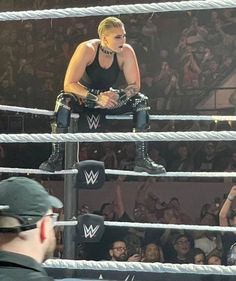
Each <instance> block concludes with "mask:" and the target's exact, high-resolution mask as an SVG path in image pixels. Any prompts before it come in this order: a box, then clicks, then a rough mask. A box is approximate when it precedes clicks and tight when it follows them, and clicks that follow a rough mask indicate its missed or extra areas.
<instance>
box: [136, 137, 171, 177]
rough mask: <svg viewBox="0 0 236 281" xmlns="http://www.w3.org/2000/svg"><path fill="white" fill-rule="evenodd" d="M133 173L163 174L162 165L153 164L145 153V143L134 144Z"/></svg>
mask: <svg viewBox="0 0 236 281" xmlns="http://www.w3.org/2000/svg"><path fill="white" fill-rule="evenodd" d="M134 171H135V172H147V173H149V174H163V173H165V172H166V169H165V167H164V166H162V165H158V164H157V163H155V162H154V161H153V160H152V159H151V158H150V157H149V155H148V153H147V144H146V143H145V142H137V143H136V159H135V167H134Z"/></svg>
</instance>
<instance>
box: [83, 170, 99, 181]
mask: <svg viewBox="0 0 236 281" xmlns="http://www.w3.org/2000/svg"><path fill="white" fill-rule="evenodd" d="M84 176H85V179H86V183H87V184H90V183H91V184H94V183H95V182H96V180H97V178H98V176H99V171H97V172H96V173H94V172H93V170H91V171H90V172H87V171H84Z"/></svg>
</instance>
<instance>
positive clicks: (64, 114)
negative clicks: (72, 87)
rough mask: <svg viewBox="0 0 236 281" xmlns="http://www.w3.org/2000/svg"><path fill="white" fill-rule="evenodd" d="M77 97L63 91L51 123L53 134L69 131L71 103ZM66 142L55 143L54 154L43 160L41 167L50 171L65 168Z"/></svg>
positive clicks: (58, 98)
mask: <svg viewBox="0 0 236 281" xmlns="http://www.w3.org/2000/svg"><path fill="white" fill-rule="evenodd" d="M75 100H76V98H75V97H74V96H73V95H72V94H66V93H64V92H62V93H61V94H60V95H59V96H58V97H57V101H56V105H55V110H54V112H55V120H53V122H52V123H51V127H52V134H63V133H67V132H68V127H69V125H70V114H71V104H72V103H73V102H75ZM64 154H65V143H53V144H52V154H51V155H50V157H49V158H48V160H47V161H45V162H43V163H42V164H41V165H40V166H39V169H40V170H43V171H48V172H55V171H60V170H62V169H63V168H64Z"/></svg>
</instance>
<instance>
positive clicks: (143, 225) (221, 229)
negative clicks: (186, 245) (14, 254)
mask: <svg viewBox="0 0 236 281" xmlns="http://www.w3.org/2000/svg"><path fill="white" fill-rule="evenodd" d="M77 224H78V222H77V221H57V222H55V224H54V225H55V226H75V225H77ZM104 225H105V226H113V227H132V228H151V229H163V228H164V229H177V230H180V229H181V230H182V229H184V230H196V231H214V232H235V231H236V227H231V226H224V227H223V226H210V225H187V224H165V223H139V222H120V221H119V222H116V221H104Z"/></svg>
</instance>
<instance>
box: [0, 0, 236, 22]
mask: <svg viewBox="0 0 236 281" xmlns="http://www.w3.org/2000/svg"><path fill="white" fill-rule="evenodd" d="M235 7H236V3H235V1H234V0H221V1H219V0H209V1H180V2H167V3H166V2H165V3H150V4H129V5H111V6H96V7H87V8H66V9H48V10H35V11H18V12H1V13H0V21H11V20H29V19H46V18H50V19H53V18H68V17H87V16H102V15H109V16H110V15H121V14H141V13H162V12H173V11H180V12H182V11H189V10H208V9H225V8H235Z"/></svg>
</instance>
